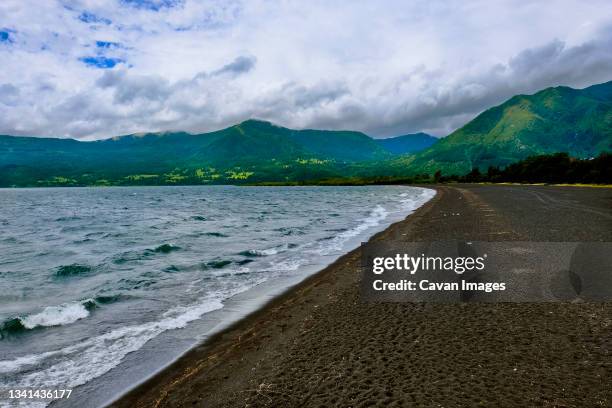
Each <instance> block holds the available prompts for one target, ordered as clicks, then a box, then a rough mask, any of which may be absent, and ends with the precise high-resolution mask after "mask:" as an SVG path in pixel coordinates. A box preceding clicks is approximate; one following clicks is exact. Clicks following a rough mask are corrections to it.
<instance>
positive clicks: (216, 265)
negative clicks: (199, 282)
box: [202, 259, 232, 269]
mask: <svg viewBox="0 0 612 408" xmlns="http://www.w3.org/2000/svg"><path fill="white" fill-rule="evenodd" d="M231 263H232V261H230V260H227V259H219V260H215V261H210V262H206V263H205V264H203V265H202V267H203V268H204V269H209V268H212V269H222V268H225V267H226V266H227V265H229V264H231Z"/></svg>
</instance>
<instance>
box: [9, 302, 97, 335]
mask: <svg viewBox="0 0 612 408" xmlns="http://www.w3.org/2000/svg"><path fill="white" fill-rule="evenodd" d="M87 316H89V311H88V310H87V309H86V308H85V306H83V304H82V303H80V302H73V303H65V304H63V305H59V306H47V307H45V308H44V309H43V310H42V312H40V313H35V314H31V315H28V316H25V317H21V318H19V320H21V324H23V327H25V328H26V329H33V328H35V327H39V326H43V327H50V326H63V325H66V324H71V323H74V322H76V321H77V320H80V319H84V318H86V317H87Z"/></svg>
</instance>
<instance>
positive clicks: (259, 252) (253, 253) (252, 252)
mask: <svg viewBox="0 0 612 408" xmlns="http://www.w3.org/2000/svg"><path fill="white" fill-rule="evenodd" d="M297 246H298V245H297V244H293V243H287V244H282V245H278V246H275V247H272V248H267V249H248V250H246V251H242V252H238V255H242V256H246V257H250V258H253V257H258V256H269V255H277V254H280V253H281V252H285V251H287V250H288V249H293V248H297Z"/></svg>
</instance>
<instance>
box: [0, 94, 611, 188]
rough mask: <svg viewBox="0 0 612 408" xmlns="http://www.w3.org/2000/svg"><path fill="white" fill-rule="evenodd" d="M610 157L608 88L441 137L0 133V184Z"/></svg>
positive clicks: (501, 114)
mask: <svg viewBox="0 0 612 408" xmlns="http://www.w3.org/2000/svg"><path fill="white" fill-rule="evenodd" d="M604 151H608V152H610V151H612V82H607V83H604V84H600V85H594V86H591V87H588V88H585V89H573V88H569V87H554V88H547V89H544V90H542V91H540V92H538V93H536V94H533V95H517V96H514V97H512V98H510V99H509V100H507V101H506V102H504V103H502V104H501V105H499V106H495V107H492V108H490V109H487V110H486V111H484V112H482V113H481V114H480V115H478V116H477V117H476V118H475V119H473V120H472V121H470V122H469V123H467V124H466V125H465V126H463V127H461V128H460V129H457V130H456V131H454V132H452V133H451V134H450V135H448V136H447V137H445V138H441V139H437V138H434V137H432V136H430V135H427V134H424V133H417V134H411V135H404V136H398V137H393V138H388V139H374V138H371V137H369V136H368V135H366V134H364V133H361V132H354V131H329V130H293V129H288V128H284V127H280V126H276V125H274V124H272V123H269V122H265V121H259V120H248V121H245V122H242V123H240V124H237V125H235V126H231V127H229V128H226V129H222V130H219V131H215V132H210V133H202V134H191V133H186V132H160V133H144V134H132V135H126V136H119V137H113V138H109V139H104V140H98V141H91V142H85V141H77V140H73V139H59V138H40V137H21V136H20V137H17V136H0V186H4V187H6V186H56V185H131V184H211V183H214V184H221V183H259V182H280V183H283V182H305V181H317V180H322V179H338V178H347V177H353V178H355V177H359V178H366V179H367V178H372V177H383V176H384V177H407V176H411V175H415V174H423V173H426V174H433V173H434V172H436V171H438V170H440V171H441V172H442V173H443V174H447V175H450V174H458V175H462V174H466V173H467V172H469V171H470V170H472V169H473V168H481V169H486V168H487V167H488V166H490V165H495V166H506V165H508V164H510V163H513V162H516V161H518V160H520V159H523V158H525V157H528V156H532V155H536V154H545V153H555V152H567V153H569V154H570V155H571V156H574V157H580V158H588V157H593V156H595V155H597V154H598V153H601V152H604Z"/></svg>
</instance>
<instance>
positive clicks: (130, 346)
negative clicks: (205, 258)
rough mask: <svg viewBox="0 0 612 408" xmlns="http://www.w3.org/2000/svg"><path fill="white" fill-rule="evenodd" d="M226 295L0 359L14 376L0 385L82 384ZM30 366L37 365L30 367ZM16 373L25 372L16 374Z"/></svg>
mask: <svg viewBox="0 0 612 408" xmlns="http://www.w3.org/2000/svg"><path fill="white" fill-rule="evenodd" d="M226 296H227V295H226ZM226 296H218V297H211V298H208V299H205V300H204V301H203V302H201V303H198V304H195V305H191V306H184V307H176V308H173V309H171V310H169V311H168V312H166V313H164V315H163V316H162V319H161V320H158V321H153V322H149V323H144V324H140V325H134V326H125V327H121V328H117V329H114V330H112V331H111V332H108V333H105V334H103V335H101V336H98V337H93V338H89V339H87V340H85V341H81V342H78V343H76V344H74V345H71V346H68V347H65V348H62V349H59V350H53V351H48V352H44V353H41V354H31V355H26V356H22V357H18V358H15V359H13V360H4V361H3V360H0V373H6V374H9V375H8V378H14V379H15V380H14V383H13V382H11V380H9V382H8V383H7V384H3V385H4V386H7V387H17V386H19V387H53V386H56V385H57V384H58V383H61V384H65V385H66V386H68V387H70V388H74V387H76V386H79V385H82V384H85V383H86V382H87V381H89V380H91V379H92V378H96V377H99V376H100V375H102V374H104V373H106V372H107V371H109V370H110V369H112V368H113V367H115V366H117V365H118V364H119V363H120V362H121V360H123V358H124V357H125V356H126V355H127V354H128V353H131V352H133V351H136V350H139V349H140V348H142V346H143V345H144V344H145V343H146V342H148V341H149V340H151V339H153V338H154V337H157V336H158V335H159V334H161V333H163V332H165V331H167V330H173V329H180V328H183V327H185V326H186V325H187V324H188V323H189V322H192V321H194V320H196V319H199V318H200V317H202V316H203V315H204V314H206V313H209V312H211V311H213V310H217V309H220V308H222V307H223V303H222V301H221V299H222V298H223V297H226ZM34 366H35V367H37V368H41V369H37V370H36V371H30V370H31V367H34ZM16 373H22V374H25V375H23V376H19V377H18V376H17V375H15V374H16Z"/></svg>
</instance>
